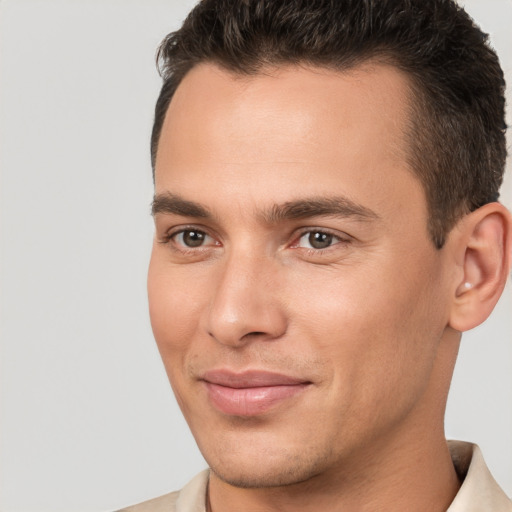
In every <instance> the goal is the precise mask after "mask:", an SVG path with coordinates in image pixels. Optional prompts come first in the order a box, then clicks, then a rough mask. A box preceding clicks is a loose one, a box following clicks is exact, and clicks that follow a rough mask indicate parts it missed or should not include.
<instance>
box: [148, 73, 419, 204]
mask: <svg viewBox="0 0 512 512" xmlns="http://www.w3.org/2000/svg"><path fill="white" fill-rule="evenodd" d="M409 94H410V93H409V83H408V80H407V78H406V77H405V76H404V75H403V74H402V73H401V72H400V71H399V70H397V69H395V68H393V67H391V66H385V65H381V64H377V63H366V64H364V65H361V66H359V67H357V68H354V69H351V70H347V71H334V70H330V69H324V68H316V67H299V66H287V67H279V68H269V69H266V70H263V71H261V72H260V73H258V74H256V75H251V76H240V75H236V74H233V73H230V72H228V71H226V70H223V69H221V68H219V67H217V66H215V65H213V64H201V65H198V66H196V67H195V68H193V69H192V70H191V71H190V72H189V74H188V75H186V77H185V78H184V79H183V81H182V83H181V84H180V86H179V87H178V89H177V90H176V93H175V95H174V98H173V99H172V101H171V104H170V106H169V109H168V112H167V115H166V118H165V122H164V125H163V129H162V135H161V138H160V143H159V148H158V153H157V159H156V172H155V179H156V191H157V193H159V192H165V191H171V192H173V193H174V192H177V193H179V194H181V195H184V196H187V197H193V198H194V199H197V200H199V201H203V202H204V201H205V200H206V201H211V200H212V198H211V193H210V194H208V191H207V190H206V189H205V187H198V184H205V183H208V184H209V185H212V186H213V184H215V187H216V190H217V192H218V193H220V194H224V199H225V200H230V199H231V200H235V199H236V200H239V199H240V197H242V196H243V195H245V196H247V197H253V198H256V197H257V198H258V200H259V201H260V202H264V201H266V200H267V199H268V200H269V201H274V202H283V201H287V200H290V199H293V198H294V197H292V196H297V195H300V194H301V190H303V189H304V188H308V189H311V192H310V195H315V196H321V195H326V194H329V193H331V192H332V191H333V189H336V193H340V194H343V195H346V196H347V197H349V198H353V199H356V200H357V201H358V202H363V203H364V201H365V200H366V199H368V200H370V201H371V202H372V203H373V204H375V201H376V200H377V202H379V201H381V202H382V203H383V205H382V206H385V205H384V203H385V202H386V199H385V197H384V196H385V193H386V189H389V191H392V190H393V189H396V186H397V182H400V184H403V183H404V182H406V181H407V182H408V181H410V180H411V179H413V178H412V174H411V173H410V170H409V168H408V165H407V158H406V150H407V148H406V144H405V136H404V134H405V131H406V127H407V124H408V99H409ZM222 184H224V185H225V186H224V187H222V186H221V185H222ZM416 185H417V184H416ZM262 192H264V193H262ZM406 194H407V192H406ZM379 195H380V197H379ZM201 196H202V197H201ZM365 196H366V197H365Z"/></svg>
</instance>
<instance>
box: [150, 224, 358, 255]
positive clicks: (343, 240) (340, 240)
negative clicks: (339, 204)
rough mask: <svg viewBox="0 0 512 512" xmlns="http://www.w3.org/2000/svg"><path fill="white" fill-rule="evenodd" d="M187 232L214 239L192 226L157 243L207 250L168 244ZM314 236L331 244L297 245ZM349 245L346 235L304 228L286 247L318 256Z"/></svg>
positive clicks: (186, 249) (184, 249) (192, 250)
mask: <svg viewBox="0 0 512 512" xmlns="http://www.w3.org/2000/svg"><path fill="white" fill-rule="evenodd" d="M187 232H189V233H192V232H195V233H197V234H200V235H202V236H204V237H210V238H211V239H212V240H215V237H213V236H212V235H210V234H208V232H207V231H206V230H204V229H199V228H197V227H194V226H186V227H180V228H179V229H176V230H172V231H169V232H167V233H165V235H164V236H163V237H162V239H161V240H159V242H160V243H162V244H168V245H170V246H171V247H172V248H173V250H175V251H179V252H181V253H184V254H188V253H195V254H197V253H198V252H199V251H204V250H206V249H207V247H209V246H205V245H203V244H201V245H198V246H196V247H189V246H186V245H185V244H184V243H179V242H175V243H174V244H171V243H170V242H171V241H173V239H174V240H175V239H176V238H177V237H178V236H179V235H184V234H185V233H187ZM316 234H320V235H323V236H327V237H331V238H332V243H330V244H329V245H328V246H327V247H324V248H314V247H301V246H300V245H299V244H300V241H301V240H302V238H304V237H305V236H306V235H309V236H310V237H311V235H316ZM350 243H351V239H350V237H348V235H347V236H345V237H343V236H341V235H340V234H339V233H333V232H331V231H330V230H327V229H321V228H307V229H306V228H304V229H303V230H302V231H301V232H300V233H299V234H298V236H296V237H295V238H294V239H293V242H292V243H291V244H290V245H289V246H288V247H290V248H292V249H302V250H303V251H304V252H305V253H306V254H307V255H316V256H318V255H320V254H322V253H326V252H327V251H329V250H330V249H332V248H333V247H334V246H337V245H340V244H341V245H345V246H346V245H348V244H350ZM219 245H220V244H219V243H216V244H215V246H219Z"/></svg>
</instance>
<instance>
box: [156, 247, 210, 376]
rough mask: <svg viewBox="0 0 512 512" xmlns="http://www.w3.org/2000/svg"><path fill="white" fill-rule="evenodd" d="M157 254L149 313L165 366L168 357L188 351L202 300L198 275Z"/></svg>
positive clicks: (177, 355) (202, 295)
mask: <svg viewBox="0 0 512 512" xmlns="http://www.w3.org/2000/svg"><path fill="white" fill-rule="evenodd" d="M162 260H164V258H162V257H160V256H155V255H153V256H152V258H151V263H150V266H149V272H148V299H149V314H150V319H151V326H152V328H153V334H154V337H155V340H156V342H157V345H158V348H159V350H160V353H161V354H162V357H163V358H164V363H165V364H166V366H167V364H168V356H169V355H173V357H179V354H180V353H181V352H184V351H186V349H187V347H188V345H189V344H190V340H191V339H192V338H193V335H194V332H195V330H196V328H197V325H198V321H197V319H198V317H199V311H200V309H201V297H204V294H202V293H200V290H199V289H198V288H199V287H198V283H197V280H196V279H194V276H188V275H184V273H183V272H178V271H176V270H175V269H173V268H172V266H171V265H169V264H168V263H167V262H165V260H164V261H162Z"/></svg>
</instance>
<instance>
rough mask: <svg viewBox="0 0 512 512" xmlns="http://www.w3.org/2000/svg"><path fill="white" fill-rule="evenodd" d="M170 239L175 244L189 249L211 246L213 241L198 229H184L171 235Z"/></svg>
mask: <svg viewBox="0 0 512 512" xmlns="http://www.w3.org/2000/svg"><path fill="white" fill-rule="evenodd" d="M171 238H172V239H174V241H175V242H176V243H177V244H179V245H181V246H183V247H187V248H190V249H193V248H196V247H202V246H203V245H206V244H211V243H212V241H213V238H212V237H211V236H209V235H207V234H206V233H205V232H204V231H199V230H198V229H184V230H182V231H179V232H178V233H175V234H173V235H172V236H171Z"/></svg>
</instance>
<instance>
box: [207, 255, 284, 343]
mask: <svg viewBox="0 0 512 512" xmlns="http://www.w3.org/2000/svg"><path fill="white" fill-rule="evenodd" d="M276 267H277V264H276V263H275V262H272V261H268V260H265V258H257V257H253V256H251V255H248V254H242V255H240V254H238V255H235V254H233V255H232V256H231V257H230V258H228V259H227V260H226V261H224V262H222V264H221V265H220V268H219V269H218V272H219V275H218V280H217V281H216V289H215V290H214V291H213V296H212V300H211V303H210V308H209V311H208V313H207V318H206V323H207V325H206V329H207V331H208V334H209V335H210V336H211V337H213V338H214V339H215V340H216V341H217V342H219V343H221V344H223V345H229V346H232V347H242V346H244V345H246V344H247V343H249V341H251V340H256V339H257V340H261V341H271V340H275V339H277V338H279V337H281V336H282V335H283V334H284V333H285V332H286V329H287V316H286V313H285V311H284V309H283V305H282V304H281V301H280V300H279V296H280V289H279V286H278V284H277V283H278V281H280V280H279V271H280V270H281V269H279V268H276Z"/></svg>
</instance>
